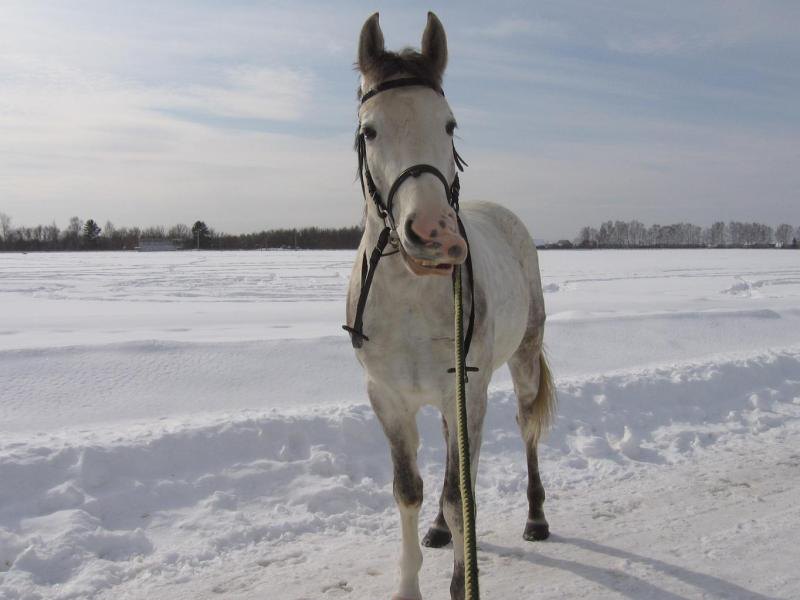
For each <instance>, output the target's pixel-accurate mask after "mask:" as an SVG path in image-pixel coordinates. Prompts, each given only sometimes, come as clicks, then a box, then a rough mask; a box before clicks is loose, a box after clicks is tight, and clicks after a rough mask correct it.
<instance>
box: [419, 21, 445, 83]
mask: <svg viewBox="0 0 800 600" xmlns="http://www.w3.org/2000/svg"><path fill="white" fill-rule="evenodd" d="M422 54H423V56H425V57H426V58H427V59H428V60H429V61H430V63H431V66H432V67H433V69H434V71H435V72H436V74H437V75H438V77H439V79H441V77H442V74H444V68H445V67H446V66H447V36H446V35H445V33H444V27H443V26H442V22H441V21H440V20H439V17H437V16H436V15H435V14H433V13H432V12H429V13H428V24H427V25H426V26H425V31H424V33H423V34H422Z"/></svg>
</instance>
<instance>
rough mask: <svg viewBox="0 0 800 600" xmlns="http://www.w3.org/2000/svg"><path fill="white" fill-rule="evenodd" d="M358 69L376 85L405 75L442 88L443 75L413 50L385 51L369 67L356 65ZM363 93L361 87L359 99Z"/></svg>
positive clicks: (425, 57)
mask: <svg viewBox="0 0 800 600" xmlns="http://www.w3.org/2000/svg"><path fill="white" fill-rule="evenodd" d="M365 67H366V68H365ZM356 68H357V69H360V70H361V71H362V74H363V75H364V76H365V77H367V78H368V79H370V80H371V81H373V82H375V84H376V85H377V84H379V83H382V82H384V81H386V80H387V79H389V78H390V77H394V76H395V75H398V74H400V73H405V74H407V75H409V76H410V77H419V78H421V79H427V80H428V81H430V82H431V83H432V84H433V85H435V86H436V87H437V88H440V87H442V73H441V72H440V71H439V70H438V69H436V68H435V67H434V65H433V64H432V63H431V61H430V59H429V58H428V57H427V56H424V55H423V54H420V53H419V52H417V51H416V50H414V49H413V48H404V49H403V50H401V51H400V52H388V51H384V52H382V53H381V54H380V56H378V57H377V58H375V59H374V60H372V61H371V62H370V63H369V64H368V65H356ZM363 93H364V90H362V89H361V87H359V88H358V98H359V99H360V98H361V96H362V94H363Z"/></svg>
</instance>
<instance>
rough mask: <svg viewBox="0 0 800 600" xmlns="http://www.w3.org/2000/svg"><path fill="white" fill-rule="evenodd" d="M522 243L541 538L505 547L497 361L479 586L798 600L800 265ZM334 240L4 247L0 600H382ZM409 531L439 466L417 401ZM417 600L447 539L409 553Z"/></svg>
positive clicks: (444, 573) (513, 489)
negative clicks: (420, 491)
mask: <svg viewBox="0 0 800 600" xmlns="http://www.w3.org/2000/svg"><path fill="white" fill-rule="evenodd" d="M797 256H798V255H797V254H796V253H792V252H777V251H773V252H767V251H708V252H704V251H685V252H684V251H666V252H657V251H643V252H635V251H623V252H613V251H609V252H544V253H541V255H540V260H541V264H542V270H543V283H544V285H545V299H546V302H547V309H548V315H549V316H548V324H547V330H546V344H547V347H548V350H549V355H550V358H551V363H552V365H553V367H554V371H555V375H556V379H557V383H558V390H559V396H560V407H559V413H558V418H557V420H556V423H555V424H554V427H553V429H552V431H551V432H550V434H549V435H548V437H547V439H546V440H545V441H544V443H543V445H542V447H541V452H540V455H541V471H542V476H543V480H544V484H545V488H546V490H547V494H548V501H547V503H546V507H545V508H546V511H547V514H548V518H549V519H550V522H551V526H552V530H553V533H554V535H553V537H552V538H551V540H550V541H549V542H547V543H543V544H533V545H532V544H528V543H525V542H523V541H522V540H521V531H522V527H523V525H524V519H525V514H526V501H525V487H526V481H527V480H526V474H525V464H524V460H523V453H522V445H521V442H520V439H519V434H518V431H517V426H516V423H515V420H514V414H515V402H516V401H515V399H514V396H513V393H512V391H511V384H510V381H509V379H508V375H507V373H506V372H505V371H500V372H498V373H497V374H496V376H495V379H494V382H493V385H492V388H491V397H490V407H489V413H488V415H487V420H486V425H485V428H484V432H485V433H484V443H483V447H482V452H481V466H480V470H479V478H478V497H477V499H478V506H479V521H478V539H479V549H480V555H479V556H480V560H481V569H482V571H481V582H482V590H483V591H484V595H485V596H487V597H489V598H495V597H497V598H499V597H508V598H518V597H537V598H549V599H566V598H571V599H573V598H577V597H592V598H631V599H639V598H655V599H657V600H679V599H688V598H737V599H739V598H749V599H756V600H765V599H773V598H784V599H788V598H795V597H798V590H800V576H798V574H797V571H796V567H795V566H794V563H795V562H796V556H797V551H796V539H797V538H798V536H800V505H798V504H797V502H796V498H797V494H798V490H800V453H799V452H798V450H797V448H798V447H800V344H799V341H800V309H799V308H798V307H799V306H800V301H799V300H800V262H799V261H798V259H797V258H796V257H797ZM352 259H353V255H352V253H348V252H275V253H270V252H265V253H261V252H251V253H239V252H234V253H163V254H155V255H143V254H130V253H107V254H97V255H88V254H47V255H32V254H31V255H0V434H2V435H0V599H2V600H6V599H9V600H11V599H14V600H21V599H25V600H29V599H30V600H33V599H36V598H42V599H44V598H47V599H49V598H54V599H67V598H75V599H77V598H81V599H83V598H112V597H113V598H114V599H115V600H117V599H119V598H137V599H138V598H171V599H183V598H186V599H189V598H192V599H196V598H220V597H224V598H241V599H243V600H244V599H248V600H249V599H252V598H287V599H289V600H300V599H310V598H315V599H316V598H335V597H349V598H365V599H367V598H369V599H374V598H386V597H388V596H389V595H390V593H391V592H392V590H393V584H394V577H395V571H396V567H395V565H396V561H397V554H398V552H399V530H398V518H397V514H396V509H395V507H394V500H393V498H392V491H391V465H390V461H389V455H388V447H387V445H386V442H385V440H384V436H383V433H382V432H381V430H380V427H379V424H378V423H377V421H376V419H375V417H374V415H373V413H372V411H371V409H370V408H369V406H368V405H367V404H366V403H365V394H364V386H363V377H362V374H361V372H360V368H359V366H358V364H357V363H356V361H355V359H354V357H353V356H352V350H351V348H350V346H349V343H348V341H347V338H346V336H345V335H344V334H343V333H341V332H340V330H339V326H340V324H341V320H342V315H343V312H344V309H343V294H344V289H345V285H346V282H347V278H348V277H349V270H350V264H351V261H352ZM419 423H420V428H421V433H422V445H421V448H420V459H419V462H420V467H421V471H422V474H423V478H424V480H425V503H424V505H423V516H422V521H421V527H423V528H424V527H426V526H427V524H428V522H429V521H430V520H431V519H432V518H433V516H434V513H435V510H436V505H437V500H438V492H439V486H440V485H441V480H442V477H443V466H442V465H443V461H444V448H443V443H442V440H441V431H440V423H439V417H438V415H437V414H436V413H435V411H433V410H426V411H424V412H423V414H421V415H420V417H419ZM424 554H425V565H424V566H423V572H422V576H421V578H422V586H423V592H424V594H425V597H426V598H439V597H442V595H443V594H444V593H445V591H446V590H447V586H448V580H449V573H450V569H451V566H452V562H451V561H452V553H451V551H450V550H449V549H448V550H441V551H433V550H425V552H424Z"/></svg>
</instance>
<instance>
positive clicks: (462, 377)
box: [453, 266, 480, 600]
mask: <svg viewBox="0 0 800 600" xmlns="http://www.w3.org/2000/svg"><path fill="white" fill-rule="evenodd" d="M454 268H455V273H454V278H453V304H454V308H455V330H456V331H455V334H456V335H455V337H456V425H457V432H456V435H457V436H458V479H459V489H460V491H461V515H462V521H463V524H464V592H465V596H464V597H465V599H466V600H479V598H480V592H479V591H478V552H477V550H478V549H477V543H476V541H475V498H474V497H473V495H472V476H471V474H470V462H469V434H468V429H467V401H466V394H465V393H464V392H465V387H466V362H465V357H464V331H463V330H464V323H463V321H464V308H463V306H462V303H461V300H462V299H461V267H460V266H456V267H454Z"/></svg>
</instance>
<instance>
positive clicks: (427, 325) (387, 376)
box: [358, 305, 454, 395]
mask: <svg viewBox="0 0 800 600" xmlns="http://www.w3.org/2000/svg"><path fill="white" fill-rule="evenodd" d="M449 308H450V311H449V312H450V313H452V307H449ZM364 325H365V332H366V334H367V335H368V336H369V338H370V341H369V342H366V343H365V344H364V346H363V348H362V349H361V350H359V351H358V357H359V360H360V361H361V363H362V364H363V365H364V367H365V368H366V369H367V371H368V373H369V377H370V379H373V380H375V381H379V382H385V383H387V384H389V385H391V387H393V388H395V389H397V390H398V391H401V392H404V393H412V394H423V395H425V394H427V393H433V394H436V393H439V392H441V390H442V389H444V388H446V387H447V386H448V385H450V384H451V383H452V375H450V374H448V373H447V369H448V368H449V367H451V366H452V364H451V363H452V362H453V353H454V346H453V344H454V338H453V317H452V314H449V313H448V310H446V309H445V310H442V309H441V308H440V309H439V310H435V309H431V307H428V310H421V309H420V308H419V307H416V308H414V307H408V308H399V307H397V306H396V305H395V306H384V310H379V309H374V310H373V311H372V313H370V315H369V319H367V320H365V323H364Z"/></svg>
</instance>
